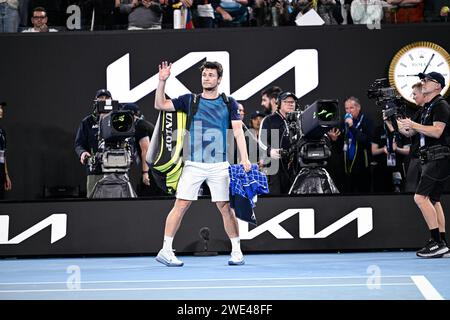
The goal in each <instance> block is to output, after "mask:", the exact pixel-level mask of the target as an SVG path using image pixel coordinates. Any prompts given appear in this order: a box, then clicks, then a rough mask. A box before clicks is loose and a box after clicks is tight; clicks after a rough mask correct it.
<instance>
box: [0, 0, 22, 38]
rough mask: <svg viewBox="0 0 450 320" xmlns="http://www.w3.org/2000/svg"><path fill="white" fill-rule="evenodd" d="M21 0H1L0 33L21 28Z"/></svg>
mask: <svg viewBox="0 0 450 320" xmlns="http://www.w3.org/2000/svg"><path fill="white" fill-rule="evenodd" d="M19 22H20V17H19V0H0V33H2V32H17V30H18V29H19Z"/></svg>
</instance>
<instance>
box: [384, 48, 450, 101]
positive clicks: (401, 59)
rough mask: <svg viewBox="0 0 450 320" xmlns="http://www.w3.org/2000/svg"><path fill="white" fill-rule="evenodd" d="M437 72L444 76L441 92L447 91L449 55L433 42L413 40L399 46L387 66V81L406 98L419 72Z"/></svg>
mask: <svg viewBox="0 0 450 320" xmlns="http://www.w3.org/2000/svg"><path fill="white" fill-rule="evenodd" d="M431 71H435V72H439V73H441V74H442V75H443V76H444V79H445V88H444V89H443V90H442V92H441V94H442V95H445V94H447V93H448V92H449V90H448V89H449V80H450V55H449V54H448V52H447V51H445V49H444V48H442V47H440V46H438V45H437V44H435V43H432V42H428V41H423V42H414V43H411V44H409V45H407V46H405V47H403V48H401V49H400V50H399V51H398V52H397V54H396V55H395V56H394V58H393V59H392V62H391V65H390V66H389V82H390V84H391V86H393V87H395V88H396V89H397V91H398V92H399V93H400V94H401V95H402V97H403V98H405V99H406V100H408V101H410V102H412V103H414V100H413V99H412V97H411V93H412V88H411V87H412V85H413V84H414V83H416V82H419V81H420V79H419V77H418V74H419V73H421V72H422V73H429V72H431Z"/></svg>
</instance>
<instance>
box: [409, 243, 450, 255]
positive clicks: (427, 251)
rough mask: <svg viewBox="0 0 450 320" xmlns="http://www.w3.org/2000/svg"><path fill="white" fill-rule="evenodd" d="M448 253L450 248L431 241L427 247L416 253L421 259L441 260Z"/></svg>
mask: <svg viewBox="0 0 450 320" xmlns="http://www.w3.org/2000/svg"><path fill="white" fill-rule="evenodd" d="M447 252H448V248H447V246H446V245H445V244H444V243H443V242H442V241H441V242H440V243H437V242H436V241H434V240H433V239H430V240H428V242H427V244H426V245H425V247H423V248H422V249H420V250H419V251H417V252H416V255H417V256H418V257H421V258H441V257H442V255H443V254H445V253H447Z"/></svg>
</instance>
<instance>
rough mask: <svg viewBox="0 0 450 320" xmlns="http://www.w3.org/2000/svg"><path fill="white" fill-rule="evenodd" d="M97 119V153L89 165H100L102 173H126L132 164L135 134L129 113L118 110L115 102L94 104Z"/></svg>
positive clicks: (131, 116)
mask: <svg viewBox="0 0 450 320" xmlns="http://www.w3.org/2000/svg"><path fill="white" fill-rule="evenodd" d="M94 108H95V111H94V112H95V114H96V115H97V119H98V127H99V131H98V151H97V153H96V154H95V155H94V156H93V157H91V159H90V162H89V165H90V166H98V165H100V166H101V168H102V172H103V173H126V172H128V170H129V169H130V167H131V164H132V141H131V139H133V137H134V133H135V125H134V116H133V114H132V112H131V111H128V110H119V103H118V101H116V100H104V101H102V100H97V101H95V103H94Z"/></svg>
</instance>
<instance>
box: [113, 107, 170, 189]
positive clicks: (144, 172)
mask: <svg viewBox="0 0 450 320" xmlns="http://www.w3.org/2000/svg"><path fill="white" fill-rule="evenodd" d="M122 110H128V111H131V112H132V113H133V117H134V120H135V129H136V131H135V133H134V146H133V159H134V161H133V162H136V164H137V165H138V166H139V167H140V168H141V170H140V177H141V178H140V179H139V184H138V186H137V188H136V192H137V194H138V196H155V195H161V194H162V193H161V191H160V189H159V188H158V187H157V185H156V184H155V183H153V181H152V177H151V174H149V168H148V164H147V162H146V161H145V158H146V155H147V151H148V148H149V146H150V138H151V136H152V134H153V130H154V129H155V126H154V125H153V124H152V123H150V122H148V121H147V120H145V118H144V115H143V114H142V113H141V110H140V108H139V106H138V105H137V104H136V103H125V104H123V106H122Z"/></svg>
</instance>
